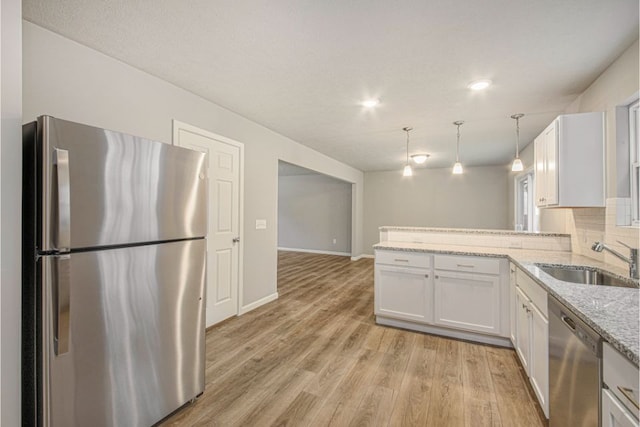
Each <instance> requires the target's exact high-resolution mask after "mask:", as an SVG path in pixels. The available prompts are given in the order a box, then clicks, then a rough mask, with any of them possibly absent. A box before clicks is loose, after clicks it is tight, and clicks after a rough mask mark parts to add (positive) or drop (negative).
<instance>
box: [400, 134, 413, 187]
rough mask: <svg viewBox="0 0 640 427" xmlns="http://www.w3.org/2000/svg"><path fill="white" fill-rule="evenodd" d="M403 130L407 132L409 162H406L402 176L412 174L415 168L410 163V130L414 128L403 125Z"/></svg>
mask: <svg viewBox="0 0 640 427" xmlns="http://www.w3.org/2000/svg"><path fill="white" fill-rule="evenodd" d="M402 130H403V131H405V132H406V133H407V163H406V164H405V166H404V169H403V171H402V176H412V175H413V170H412V169H411V165H410V164H409V131H411V130H413V128H410V127H408V126H407V127H403V128H402Z"/></svg>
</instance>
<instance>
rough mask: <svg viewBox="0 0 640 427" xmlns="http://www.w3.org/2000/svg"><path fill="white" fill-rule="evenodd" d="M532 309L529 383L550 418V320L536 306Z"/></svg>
mask: <svg viewBox="0 0 640 427" xmlns="http://www.w3.org/2000/svg"><path fill="white" fill-rule="evenodd" d="M529 307H530V309H531V312H530V313H529V314H530V320H531V359H530V365H529V381H530V382H531V386H532V387H533V391H534V392H535V393H536V397H537V398H538V402H540V406H542V409H543V411H544V414H545V415H546V416H547V417H548V416H549V319H547V318H546V317H545V316H544V315H543V314H542V312H541V311H540V310H539V309H538V307H536V306H535V305H534V304H532V303H529Z"/></svg>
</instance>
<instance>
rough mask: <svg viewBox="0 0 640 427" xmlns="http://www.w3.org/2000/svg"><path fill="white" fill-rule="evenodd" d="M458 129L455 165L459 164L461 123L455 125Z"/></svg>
mask: <svg viewBox="0 0 640 427" xmlns="http://www.w3.org/2000/svg"><path fill="white" fill-rule="evenodd" d="M456 126H457V127H458V137H457V142H456V163H458V162H460V126H462V123H460V124H457V125H456Z"/></svg>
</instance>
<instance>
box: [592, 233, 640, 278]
mask: <svg viewBox="0 0 640 427" xmlns="http://www.w3.org/2000/svg"><path fill="white" fill-rule="evenodd" d="M617 242H618V243H620V244H621V245H622V246H625V247H627V248H629V250H630V251H631V252H630V254H629V257H628V258H627V257H626V256H624V255H622V254H621V253H620V252H618V251H616V250H615V249H611V248H610V247H609V246H607V245H605V244H604V243H602V242H594V243H593V246H591V249H592V250H594V251H596V252H602V250H603V249H604V250H605V251H608V252H610V253H611V254H613V255H615V256H617V257H618V258H620V259H621V260H623V261H624V262H626V263H628V264H629V276H630V277H631V278H632V279H638V249H637V248H632V247H631V246H629V245H627V244H626V243H624V242H621V241H620V240H618V241H617Z"/></svg>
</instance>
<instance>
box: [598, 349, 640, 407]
mask: <svg viewBox="0 0 640 427" xmlns="http://www.w3.org/2000/svg"><path fill="white" fill-rule="evenodd" d="M602 357H603V360H602V371H603V372H602V378H603V381H604V383H605V384H606V385H607V386H608V387H609V390H611V392H612V393H613V394H614V395H616V397H617V398H618V399H619V400H620V402H622V404H624V405H625V406H626V407H627V408H628V409H629V410H630V411H632V413H633V414H635V416H636V417H639V418H640V416H639V415H640V413H639V411H638V408H637V406H636V405H638V401H639V400H640V390H638V389H639V388H640V385H639V384H638V382H639V381H640V379H639V377H638V368H637V367H636V366H634V365H633V363H631V362H630V361H629V360H628V359H627V358H626V357H624V356H623V355H622V354H620V353H619V352H618V351H617V350H616V349H615V348H613V347H612V346H611V344H609V343H607V342H603V343H602Z"/></svg>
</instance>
